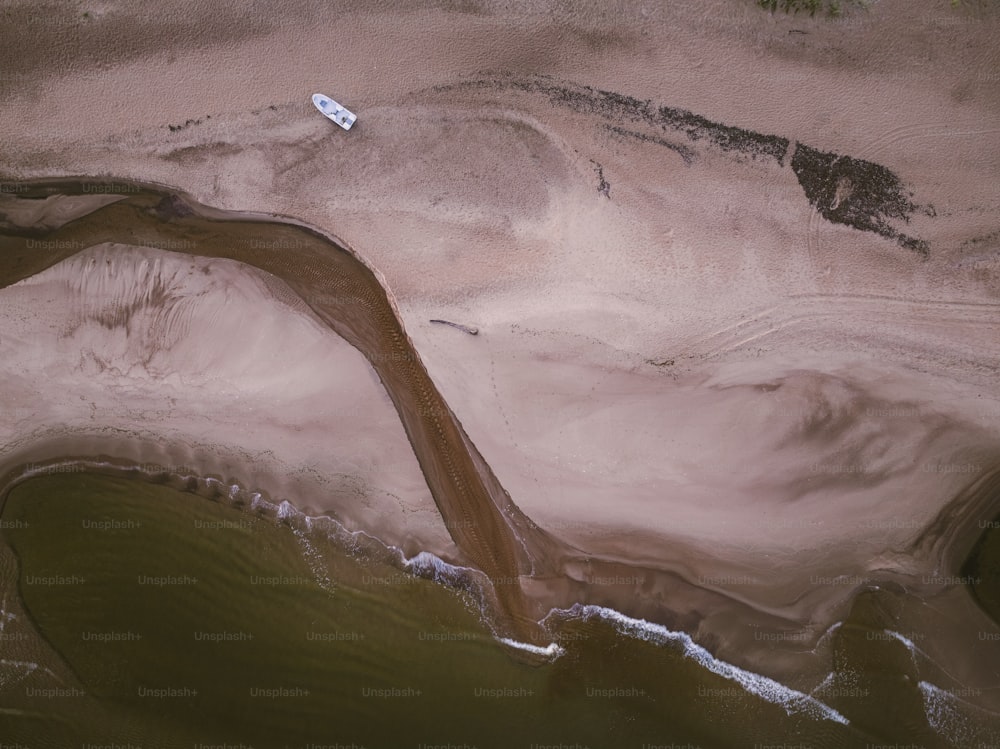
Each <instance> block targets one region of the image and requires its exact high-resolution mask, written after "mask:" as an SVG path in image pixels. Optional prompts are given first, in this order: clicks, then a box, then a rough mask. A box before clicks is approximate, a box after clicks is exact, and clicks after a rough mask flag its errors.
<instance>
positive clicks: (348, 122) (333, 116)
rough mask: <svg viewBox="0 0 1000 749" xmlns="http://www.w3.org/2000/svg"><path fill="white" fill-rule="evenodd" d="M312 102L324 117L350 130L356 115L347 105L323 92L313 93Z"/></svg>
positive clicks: (356, 117)
mask: <svg viewBox="0 0 1000 749" xmlns="http://www.w3.org/2000/svg"><path fill="white" fill-rule="evenodd" d="M312 101H313V104H314V105H315V106H316V109H318V110H319V111H320V112H321V113H322V114H323V116H324V117H326V118H327V119H328V120H332V121H333V122H336V123H337V124H338V125H340V126H341V127H342V128H344V130H350V129H351V127H352V126H353V125H354V122H355V121H356V120H357V119H358V116H357V115H356V114H354V112H352V111H350V110H349V109H347V107H345V106H343V105H341V104H338V103H337V102H335V101H334V100H333V99H331V98H330V97H329V96H326V95H324V94H313V97H312Z"/></svg>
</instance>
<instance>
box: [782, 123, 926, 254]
mask: <svg viewBox="0 0 1000 749" xmlns="http://www.w3.org/2000/svg"><path fill="white" fill-rule="evenodd" d="M792 171H794V172H795V176H796V177H797V178H798V180H799V184H800V185H802V189H803V191H804V192H805V194H806V199H807V200H808V201H809V203H810V204H811V205H812V206H813V207H814V208H815V209H816V210H817V211H818V212H819V214H820V215H821V216H822V217H823V218H825V219H826V220H827V221H830V222H832V223H838V224H845V225H846V226H852V227H854V228H855V229H860V230H861V231H871V232H875V233H876V234H879V235H881V236H883V237H886V238H888V239H895V240H896V241H897V242H898V243H899V244H900V246H902V247H905V248H907V249H909V250H913V251H914V252H919V253H920V254H921V255H927V253H928V246H927V243H926V242H924V241H922V240H919V239H916V238H914V237H910V236H907V235H905V234H901V233H900V232H898V231H897V230H896V229H895V228H893V227H892V226H891V225H890V224H889V219H896V220H899V221H903V222H906V223H908V222H909V219H910V215H911V214H912V213H913V211H915V210H916V209H917V206H916V205H914V204H913V203H912V202H911V201H910V199H909V195H908V194H907V193H906V192H905V191H904V189H903V185H902V184H901V183H900V181H899V178H898V177H897V176H896V175H895V174H893V173H892V172H891V171H890V170H889V169H887V168H886V167H884V166H882V165H881V164H875V163H873V162H871V161H865V160H864V159H854V158H851V157H850V156H841V155H840V154H836V153H828V152H825V151H819V150H817V149H815V148H810V147H809V146H805V145H802V144H801V143H799V144H796V147H795V153H794V154H793V155H792Z"/></svg>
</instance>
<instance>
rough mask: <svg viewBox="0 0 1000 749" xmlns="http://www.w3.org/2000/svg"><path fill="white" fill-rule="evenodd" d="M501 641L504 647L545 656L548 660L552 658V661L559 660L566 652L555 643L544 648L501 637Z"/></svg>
mask: <svg viewBox="0 0 1000 749" xmlns="http://www.w3.org/2000/svg"><path fill="white" fill-rule="evenodd" d="M499 639H500V642H502V643H503V644H504V645H509V646H510V647H512V648H517V649H518V650H524V651H526V652H528V653H534V654H535V655H544V656H546V657H547V658H550V659H551V660H555V659H556V658H558V657H559V656H561V655H562V654H563V653H565V652H566V651H565V650H564V649H563V648H562V647H560V646H559V644H558V643H555V642H551V643H549V644H548V645H546V646H545V647H544V648H543V647H540V646H538V645H532V644H530V643H527V642H518V641H517V640H512V639H510V638H509V637H501V638H499Z"/></svg>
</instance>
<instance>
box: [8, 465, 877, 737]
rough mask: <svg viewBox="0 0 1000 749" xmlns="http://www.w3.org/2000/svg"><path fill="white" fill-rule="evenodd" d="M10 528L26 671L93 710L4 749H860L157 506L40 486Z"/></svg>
mask: <svg viewBox="0 0 1000 749" xmlns="http://www.w3.org/2000/svg"><path fill="white" fill-rule="evenodd" d="M3 519H4V521H5V524H4V530H3V531H2V534H3V538H4V540H5V541H6V543H7V544H9V546H10V547H11V548H12V549H13V551H14V552H15V553H16V555H17V559H18V563H19V571H18V592H19V594H20V599H21V601H22V603H23V605H24V607H25V609H26V611H27V613H28V615H29V616H30V620H31V625H32V626H33V627H34V628H35V629H36V630H37V631H38V632H40V633H41V634H42V635H43V637H44V639H45V641H46V642H47V643H48V646H49V647H50V648H51V653H54V654H57V655H54V654H50V655H49V656H46V655H44V654H41V655H37V656H36V657H38V658H39V660H44V659H45V658H49V662H48V663H41V665H42V666H45V667H48V668H49V672H51V673H52V674H55V675H58V674H59V673H60V668H62V669H63V671H65V672H66V673H69V674H75V678H76V679H77V680H78V683H79V684H80V685H81V690H82V691H84V692H86V696H81V697H65V698H61V699H54V698H50V697H41V698H37V699H35V698H31V699H27V702H26V704H27V705H28V707H29V708H30V709H29V710H27V711H12V710H7V711H4V710H2V709H0V731H2V732H0V738H2V739H3V740H4V741H6V742H8V743H13V742H15V741H19V742H20V743H21V744H22V745H23V746H25V747H31V748H32V749H34V748H35V747H48V746H53V747H57V746H58V747H67V746H81V747H84V745H87V744H90V745H97V746H108V745H110V744H118V745H119V746H121V747H125V746H127V745H128V744H131V745H132V746H133V747H140V746H141V747H187V748H190V747H196V749H197V747H204V748H205V749H207V747H210V746H228V747H234V746H239V745H241V744H242V745H243V746H246V747H249V746H253V747H256V748H258V749H260V748H261V747H310V749H319V748H320V747H331V748H332V747H338V748H339V749H342V748H343V747H349V746H351V745H352V744H353V745H355V746H358V747H360V746H364V747H369V749H374V748H375V747H415V748H418V749H420V748H429V747H435V746H445V745H451V747H462V746H467V747H472V746H476V747H479V748H480V749H485V748H486V747H525V749H530V748H532V747H534V749H541V747H545V746H551V745H562V746H563V747H566V746H574V745H579V746H580V747H584V746H587V747H591V748H592V749H596V747H635V748H636V749H641V748H643V747H646V748H647V749H648V748H649V747H656V746H671V745H672V746H674V747H677V746H687V745H690V746H701V747H727V746H747V747H751V746H754V747H756V746H760V745H764V744H768V743H776V742H779V741H785V742H788V741H792V740H799V741H803V740H808V741H807V742H806V743H808V745H810V746H814V747H824V746H830V747H833V746H852V745H856V746H863V745H865V741H863V740H862V738H861V736H860V734H857V733H855V732H853V729H851V728H848V727H845V726H842V725H840V724H838V723H835V722H832V721H829V720H822V719H816V718H814V717H809V716H806V715H788V714H786V711H785V710H784V709H783V708H782V707H780V706H778V705H774V704H771V703H770V702H767V701H765V700H762V699H760V698H758V697H756V696H754V695H751V694H749V693H745V692H743V691H742V690H741V689H739V688H738V687H737V685H736V684H735V683H734V682H733V681H731V680H727V679H724V678H722V677H721V676H719V675H717V674H714V673H711V672H710V671H707V670H706V669H705V668H704V667H703V666H702V665H699V664H698V663H697V662H696V661H695V660H692V659H691V658H686V657H683V655H681V654H679V653H678V652H677V651H676V650H671V649H670V648H664V647H662V646H656V645H652V644H650V643H646V642H642V641H639V640H635V639H632V638H627V637H622V636H621V635H619V634H618V633H617V632H614V631H613V630H612V629H611V628H610V627H609V626H607V625H606V624H605V623H601V622H593V621H590V622H585V621H568V622H565V623H563V624H562V625H560V626H559V628H558V630H559V631H558V633H557V634H556V637H557V639H559V640H561V641H562V643H563V645H564V646H565V648H566V653H565V655H563V656H562V657H560V658H558V659H556V660H555V661H554V662H552V663H549V664H546V665H541V666H537V665H529V664H526V663H522V662H520V661H519V660H518V659H516V658H513V657H511V655H510V652H509V651H508V650H507V649H506V648H504V647H503V646H502V645H500V644H498V643H497V642H496V641H495V640H494V639H493V637H492V636H491V635H490V634H489V631H488V629H487V628H486V627H485V626H484V624H483V623H482V622H481V615H480V613H479V611H478V609H477V608H476V607H475V606H474V605H472V603H471V602H470V599H469V596H468V595H463V594H461V593H458V592H456V591H453V590H451V589H449V588H446V587H444V586H441V585H438V584H436V583H433V582H430V581H427V580H423V579H419V578H415V577H411V576H408V575H404V574H403V573H401V572H400V571H399V570H396V569H393V568H391V567H389V566H386V565H382V564H377V563H374V562H370V561H369V562H365V561H362V560H359V559H356V558H354V557H352V556H351V555H349V554H347V553H345V552H343V551H338V550H336V549H335V548H334V547H333V545H331V544H328V545H327V546H329V548H323V546H322V545H321V544H315V545H314V548H313V549H312V550H310V549H309V548H306V547H305V546H304V545H303V543H304V542H303V540H302V538H301V537H299V536H297V535H296V533H295V532H294V531H293V530H292V529H291V528H290V527H288V526H286V525H283V524H281V523H276V522H274V521H272V520H269V519H264V518H258V517H256V516H254V515H253V514H252V513H248V512H244V511H240V510H238V509H235V508H233V507H230V506H228V505H224V504H220V503H216V502H212V501H209V500H206V499H204V498H201V497H198V496H195V495H192V494H186V493H182V492H178V491H175V490H173V489H169V488H166V487H163V486H158V485H153V484H148V483H145V482H141V481H137V480H129V479H123V478H112V477H107V476H98V475H90V474H71V475H70V474H67V475H49V476H44V477H39V478H35V479H32V480H29V481H27V482H25V483H23V484H21V485H19V486H18V487H16V488H15V489H14V490H13V491H12V492H11V493H10V495H9V497H8V500H7V503H6V506H5V508H4V511H3ZM276 578H277V579H276ZM55 583H58V584H55ZM47 673H48V672H46V674H47ZM46 674H43V673H42V670H41V669H40V670H38V671H37V672H35V673H34V674H33V675H32V677H31V678H32V679H34V681H31V682H29V681H25V682H23V683H25V684H27V683H33V684H39V685H42V684H44V683H46V682H44V680H43V677H44V678H49V677H48V676H47V675H46ZM53 678H55V677H53ZM59 678H60V679H61V681H59V682H58V683H61V684H63V685H67V684H68V681H67V680H66V679H67V677H59ZM19 688H20V687H19ZM0 694H2V692H0ZM84 749H86V748H85V747H84Z"/></svg>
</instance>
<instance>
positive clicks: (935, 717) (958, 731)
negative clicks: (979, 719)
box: [918, 681, 973, 744]
mask: <svg viewBox="0 0 1000 749" xmlns="http://www.w3.org/2000/svg"><path fill="white" fill-rule="evenodd" d="M918 686H919V687H920V694H921V696H922V697H923V699H924V713H925V714H926V715H927V723H928V724H929V725H930V727H931V728H933V729H934V730H935V731H936V732H937V733H939V734H941V735H942V736H944V737H945V738H946V739H948V740H949V741H954V742H959V743H961V744H965V743H967V742H969V743H971V740H972V734H973V731H972V728H971V726H970V725H969V718H968V716H966V715H963V714H962V712H961V711H960V710H959V709H958V705H959V703H961V700H960V699H958V697H956V696H955V695H953V694H951V693H950V692H946V691H945V690H944V689H941V687H938V686H935V685H934V684H931V683H930V682H927V681H921V682H920V683H919V684H918Z"/></svg>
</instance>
